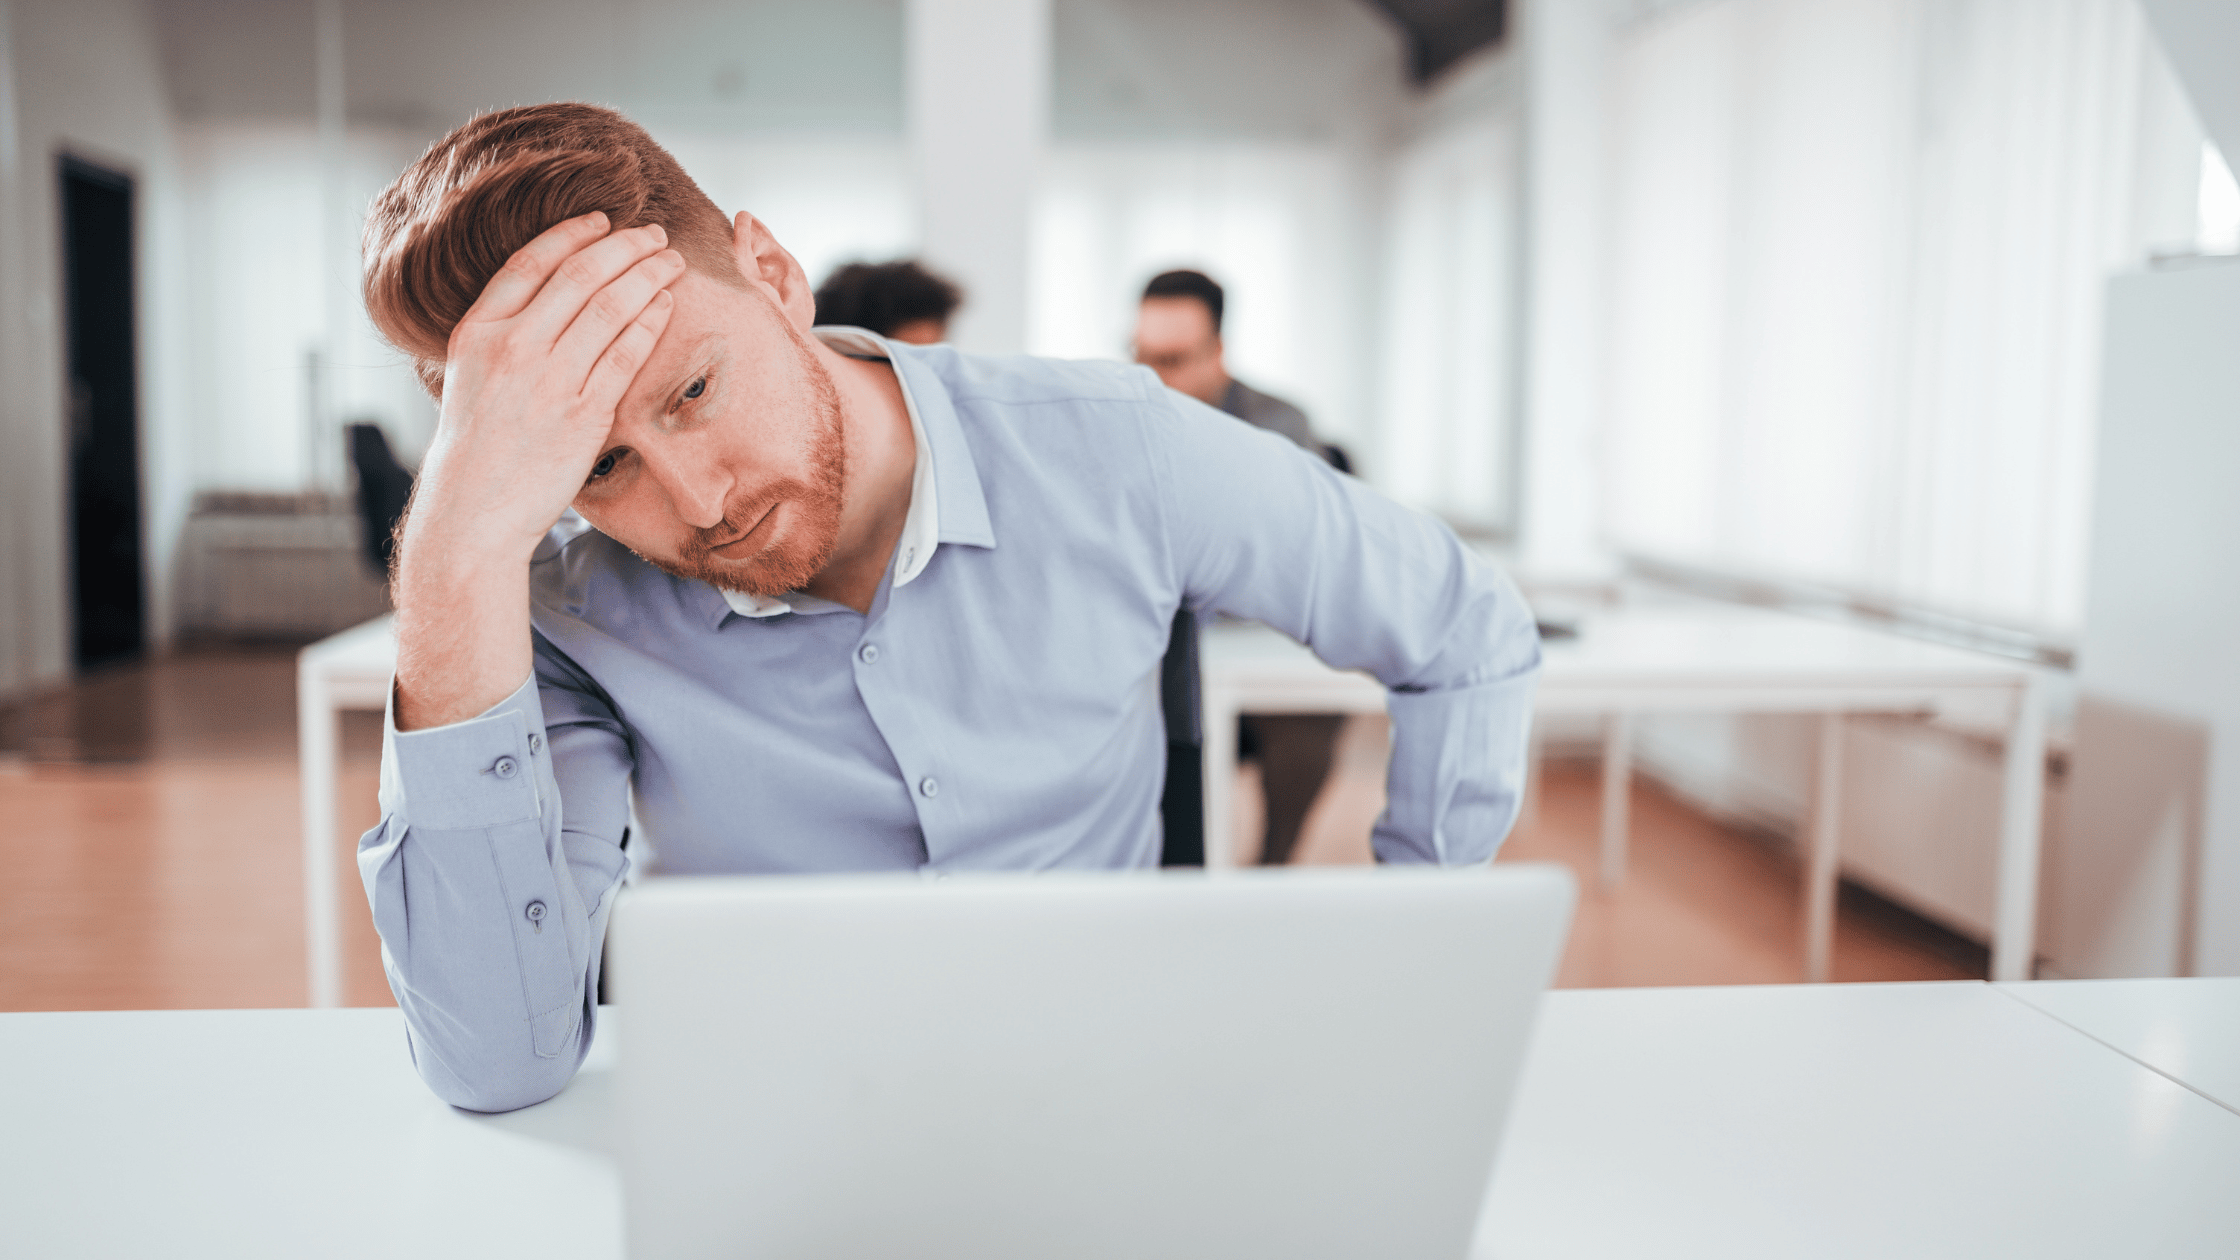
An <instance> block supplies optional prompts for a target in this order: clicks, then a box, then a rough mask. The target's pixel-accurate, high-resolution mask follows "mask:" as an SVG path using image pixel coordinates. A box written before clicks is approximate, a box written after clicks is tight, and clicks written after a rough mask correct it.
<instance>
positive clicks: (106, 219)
mask: <svg viewBox="0 0 2240 1260" xmlns="http://www.w3.org/2000/svg"><path fill="white" fill-rule="evenodd" d="M59 166H60V171H59V174H60V176H61V183H62V273H63V292H64V298H63V300H64V303H65V305H66V307H67V311H68V321H69V322H68V324H67V325H66V329H65V331H66V334H67V336H68V337H69V360H70V378H69V388H70V396H69V399H68V402H69V408H70V575H71V595H72V605H73V610H74V611H75V613H76V615H77V661H78V666H79V668H81V669H83V668H87V667H90V666H96V665H105V664H109V663H111V662H115V661H125V660H131V659H133V658H134V657H137V656H139V655H140V653H141V650H142V649H143V648H144V647H145V645H146V644H145V639H144V637H143V636H144V633H145V631H144V626H145V621H146V618H145V617H144V615H143V612H144V609H143V605H144V602H145V596H144V594H143V591H142V586H143V580H142V571H141V563H140V405H139V396H140V395H139V380H138V372H137V371H136V369H135V363H136V361H137V358H138V356H137V351H136V346H135V344H134V337H133V333H134V327H133V318H132V314H133V309H132V308H133V266H132V180H131V178H130V177H129V176H126V175H122V174H119V173H117V172H116V171H111V170H105V169H103V168H101V167H98V166H94V165H92V164H91V163H88V162H82V161H79V160H78V159H76V158H72V157H64V158H61V159H60V160H59Z"/></svg>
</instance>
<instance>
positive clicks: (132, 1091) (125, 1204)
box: [0, 981, 2240, 1260]
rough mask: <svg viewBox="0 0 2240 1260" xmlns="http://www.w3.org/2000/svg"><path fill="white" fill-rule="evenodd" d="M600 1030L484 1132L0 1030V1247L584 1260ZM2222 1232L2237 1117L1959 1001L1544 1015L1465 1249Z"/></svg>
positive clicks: (365, 1013)
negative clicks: (566, 1078)
mask: <svg viewBox="0 0 2240 1260" xmlns="http://www.w3.org/2000/svg"><path fill="white" fill-rule="evenodd" d="M2117 983H2127V982H2117ZM2180 983H2181V984H2184V985H2190V986H2204V985H2207V984H2208V983H2209V982H2206V981H2184V982H2180ZM2189 992H2200V993H2202V994H2204V995H2205V997H2204V999H2203V1000H2206V1001H2210V1002H2217V1003H2224V1009H2226V1010H2227V1011H2229V1010H2230V1009H2231V1003H2230V998H2229V996H2219V995H2218V994H2217V993H2214V992H2211V991H2209V990H2207V989H2196V990H2189ZM2222 992H2223V993H2225V994H2229V990H2225V991H2222ZM626 1015H627V1012H626V1011H624V1012H617V1011H615V1010H614V1009H612V1008H610V1009H608V1010H607V1011H605V1012H604V1013H603V1014H602V1016H601V1018H600V1021H599V1033H598V1038H597V1041H596V1042H595V1044H594V1045H593V1046H592V1049H591V1053H590V1056H589V1058H588V1059H587V1060H586V1061H585V1063H584V1065H583V1069H582V1071H581V1072H579V1073H578V1074H577V1076H576V1079H575V1081H574V1083H573V1084H571V1085H570V1086H569V1087H568V1088H567V1089H566V1090H565V1091H564V1092H562V1093H561V1094H560V1096H559V1097H557V1098H555V1099H553V1100H552V1101H550V1102H547V1103H543V1104H541V1105H539V1106H536V1107H531V1108H528V1109H526V1110H522V1111H517V1112H513V1113H511V1114H509V1115H500V1116H486V1115H476V1114H473V1113H470V1112H463V1111H455V1110H453V1109H452V1108H450V1107H448V1106H445V1105H444V1104H443V1103H442V1102H440V1101H438V1100H437V1099H436V1098H435V1096H434V1095H432V1094H430V1093H429V1092H428V1090H427V1088H426V1087H425V1086H424V1085H422V1084H421V1082H420V1080H419V1078H418V1077H417V1076H415V1075H414V1073H413V1070H412V1065H411V1060H410V1057H409V1055H408V1053H407V1051H406V1048H405V1039H404V1020H403V1017H402V1016H401V1015H399V1014H398V1013H397V1012H396V1011H395V1010H394V1009H386V1008H383V1009H364V1010H336V1011H306V1010H295V1011H93V1012H70V1013H62V1014H0V1062H4V1063H6V1064H7V1065H8V1067H9V1069H10V1070H9V1072H8V1073H7V1074H6V1076H5V1077H4V1078H0V1133H6V1134H7V1135H8V1141H7V1142H6V1143H4V1144H0V1222H4V1224H0V1237H4V1238H5V1239H6V1240H7V1242H8V1244H9V1247H8V1250H9V1253H10V1254H19V1253H20V1254H23V1255H27V1256H30V1255H36V1256H42V1257H47V1256H55V1257H61V1256H116V1255H165V1256H176V1257H182V1258H185V1260H193V1258H196V1257H204V1256H208V1257H218V1256H223V1257H226V1258H227V1260H259V1258H262V1257H289V1258H291V1260H292V1258H293V1257H298V1256H311V1255H316V1256H322V1257H332V1258H333V1260H350V1258H352V1257H359V1256H364V1257H390V1256H401V1255H410V1256H414V1257H416V1258H418V1260H445V1258H447V1257H454V1256H456V1257H462V1258H464V1257H477V1258H479V1257H483V1256H492V1255H506V1256H510V1255H539V1256H547V1257H552V1258H554V1260H618V1258H619V1257H620V1256H621V1255H622V1249H623V1230H622V1222H623V1216H622V1213H623V1202H622V1182H621V1176H620V1170H619V1165H618V1162H617V1155H616V1137H615V1128H616V1126H615V1124H614V1119H613V1107H614V1106H615V1097H616V1095H615V1064H616V1053H617V1049H618V1034H619V1036H620V1039H621V1040H622V1041H623V1042H626V1040H627V1035H628V1029H627V1027H625V1026H624V1025H626V1024H627V1022H628V1021H627V1019H626V1018H620V1017H618V1016H626ZM620 1048H621V1049H622V1050H623V1051H624V1052H627V1045H626V1044H624V1045H621V1046H620ZM744 1136H745V1137H746V1138H747V1139H748V1140H752V1137H753V1135H751V1134H749V1135H744ZM1362 1157H1363V1158H1365V1159H1366V1158H1373V1157H1374V1153H1373V1152H1363V1155H1362ZM874 1198H875V1195H874ZM1364 1210H1374V1205H1369V1204H1365V1205H1364ZM2235 1238H2240V1116H2235V1115H2233V1114H2232V1113H2231V1112H2229V1111H2226V1110H2224V1109H2223V1108H2221V1107H2218V1106H2217V1105H2215V1104H2214V1103H2211V1102H2209V1101H2208V1100H2207V1099H2204V1098H2202V1097H2201V1096H2200V1095H2198V1094H2195V1093H2191V1092H2189V1091H2187V1090H2185V1089H2183V1088H2181V1087H2179V1086H2178V1085H2176V1084H2173V1083H2172V1082H2170V1081H2169V1080H2167V1079H2165V1078H2164V1077H2162V1076H2159V1075H2157V1074H2156V1073H2154V1072H2152V1071H2149V1070H2148V1069H2146V1068H2144V1067H2141V1066H2140V1065H2139V1064H2137V1063H2134V1062H2132V1061H2131V1060H2130V1059H2128V1058H2126V1057H2124V1056H2123V1055H2121V1054H2118V1053H2116V1052H2115V1051H2113V1050H2110V1049H2109V1048H2107V1047H2106V1046H2104V1045H2102V1044H2100V1043H2098V1042H2096V1041H2094V1040H2093V1039H2092V1038H2090V1037H2086V1036H2084V1035H2082V1034H2080V1033H2078V1032H2076V1031H2075V1030H2074V1029H2072V1028H2070V1027H2068V1026H2066V1025H2064V1024H2063V1023H2061V1022H2060V1021H2058V1020H2055V1019H2053V1018H2051V1017H2049V1016H2047V1015H2045V1014H2043V1013H2041V1012H2040V1011H2038V1010H2036V1009H2035V1008H2033V1007H2031V1006H2028V1005H2025V1004H2024V1003H2022V1002H2019V1001H2016V1000H2013V999H2012V998H2010V997H2009V996H2007V994H2006V993H2004V992H2002V991H2000V990H1999V989H1996V988H1994V987H1992V986H1989V985H1985V984H1981V983H1973V982H1968V983H1958V984H1910V985H1832V986H1817V987H1811V986H1796V985H1782V986H1753V987H1740V988H1728V989H1606V990H1596V991H1570V992H1557V993H1550V994H1548V995H1547V997H1546V998H1545V999H1544V1001H1543V1003H1542V1006H1541V1011H1540V1023H1539V1027H1538V1029H1537V1030H1536V1032H1535V1034H1534V1038H1533V1045H1532V1050H1531V1053H1530V1055H1529V1057H1528V1059H1527V1061H1526V1065H1525V1070H1524V1074H1523V1077H1522V1079H1521V1083H1520V1084H1519V1086H1518V1093H1517V1098H1516V1102H1515V1104H1514V1106H1513V1108H1512V1110H1511V1113H1510V1120H1509V1126H1508V1135H1507V1137H1506V1139H1505V1142H1504V1145H1503V1148H1502V1151H1501V1157H1500V1163H1499V1165H1498V1167H1497V1168H1496V1170H1495V1173H1494V1176H1493V1180H1492V1185H1491V1194H1490V1197H1489V1198H1488V1200H1487V1207H1486V1211H1485V1215H1484V1219H1483V1222H1482V1224H1481V1226H1480V1230H1479V1237H1478V1241H1477V1244H1476V1246H1475V1247H1474V1248H1473V1255H1474V1256H1475V1257H1479V1258H1480V1260H1495V1258H1498V1260H1541V1258H1548V1260H1553V1258H1555V1257H1604V1256H1664V1257H1693V1256H1703V1257H1716V1258H1717V1260H1757V1258H1759V1257H1764V1258H1767V1260H1773V1258H1776V1257H1778V1258H1779V1260H1790V1258H1791V1257H1795V1256H1816V1257H1854V1256H1856V1257H1876V1258H1879V1257H1886V1256H1905V1257H1908V1260H1943V1258H1945V1257H1953V1258H1956V1260H1957V1258H1959V1257H1967V1258H1968V1260H1975V1258H1977V1257H1983V1256H2034V1257H2080V1258H2082V1257H2092V1258H2093V1260H2098V1258H2099V1257H2103V1256H2120V1255H2144V1254H2153V1255H2155V1256H2159V1257H2169V1258H2178V1260H2184V1258H2191V1257H2203V1258H2205V1260H2206V1258H2208V1257H2218V1258H2222V1257H2229V1256H2230V1255H2231V1254H2232V1241H2233V1240H2234V1239H2235Z"/></svg>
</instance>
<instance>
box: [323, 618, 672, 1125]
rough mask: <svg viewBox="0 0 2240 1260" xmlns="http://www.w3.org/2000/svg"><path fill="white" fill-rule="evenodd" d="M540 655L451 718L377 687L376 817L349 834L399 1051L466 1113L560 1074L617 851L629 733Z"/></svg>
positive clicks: (592, 995) (585, 1033)
mask: <svg viewBox="0 0 2240 1260" xmlns="http://www.w3.org/2000/svg"><path fill="white" fill-rule="evenodd" d="M552 655H554V654H551V653H550V652H549V649H548V648H547V647H546V645H544V644H542V643H541V642H540V644H539V652H538V668H537V674H536V676H533V677H531V678H530V679H528V680H526V681H524V682H523V683H522V685H521V686H520V687H519V688H518V689H516V690H515V691H514V693H513V694H512V695H510V696H507V697H506V698H505V699H504V700H502V701H500V702H499V703H498V704H496V705H494V706H493V707H491V708H490V709H489V710H488V711H487V712H485V713H482V714H481V715H479V716H477V717H474V718H472V719H469V720H467V721H463V722H457V723H453V724H452V725H449V726H442V727H435V728H432V729H428V730H419V731H399V730H397V729H396V721H395V706H394V697H393V696H392V700H391V708H390V716H389V719H388V722H387V724H386V728H385V730H384V733H383V736H382V750H381V809H382V819H381V823H380V825H378V826H376V827H374V828H373V829H372V830H371V831H368V832H367V833H366V834H365V835H364V837H363V838H362V839H360V840H359V842H358V871H359V875H360V877H361V878H362V879H363V880H364V882H365V887H366V896H367V898H368V900H369V901H370V902H371V903H372V908H373V920H374V927H375V928H376V930H378V931H379V933H380V935H381V960H382V967H383V969H384V970H385V971H386V972H387V974H388V977H389V985H390V988H391V990H392V991H393V992H394V993H395V994H396V998H397V1005H398V1006H399V1007H400V1008H402V1010H403V1012H404V1016H405V1022H406V1027H407V1028H408V1029H409V1032H410V1036H411V1041H412V1053H413V1061H414V1063H415V1065H416V1066H417V1067H418V1068H419V1071H420V1074H421V1076H422V1078H423V1079H425V1080H426V1081H427V1082H428V1085H429V1087H430V1088H432V1089H433V1090H434V1091H435V1092H436V1094H437V1095H438V1096H439V1097H441V1098H443V1099H444V1100H445V1101H447V1102H450V1103H452V1104H454V1105H456V1106H460V1107H466V1108H470V1109H472V1110H476V1111H509V1110H512V1109H514V1108H517V1107H525V1106H528V1105H529V1104H531V1103H536V1102H541V1101H543V1100H544V1099H547V1098H550V1097H551V1096H552V1095H554V1094H556V1093H558V1092H559V1091H560V1089H561V1088H562V1087H563V1086H565V1085H566V1084H567V1082H568V1080H569V1079H570V1078H571V1077H572V1076H573V1075H574V1074H575V1070H576V1068H577V1066H578V1065H579V1064H580V1063H581V1062H582V1059H583V1055H584V1054H585V1053H586V1052H587V1051H588V1049H589V1047H590V1044H591V1035H592V1031H593V1021H594V1020H595V1019H596V1017H597V1014H598V1008H597V1002H596V995H597V992H598V971H599V963H600V945H601V941H602V938H603V937H604V935H605V930H606V919H607V913H608V911H609V909H610V907H611V902H612V899H613V893H614V890H615V888H616V887H617V886H618V885H619V884H620V883H621V880H622V875H623V873H624V870H625V868H626V866H627V862H628V859H627V857H626V856H625V855H624V853H623V849H622V838H623V834H622V833H623V829H624V827H625V826H626V825H627V819H628V808H629V807H628V798H627V783H628V779H629V772H630V758H629V749H628V740H627V737H626V736H625V734H624V732H623V731H622V729H621V726H620V724H619V722H616V721H614V720H613V717H612V715H611V713H607V712H604V711H603V710H604V709H605V706H604V704H603V703H602V698H600V697H597V696H595V695H589V694H585V693H583V692H580V691H577V690H575V689H572V688H570V687H568V686H567V685H566V682H567V679H566V677H565V673H564V671H563V670H560V669H558V668H556V666H555V663H554V662H552V661H551V660H550V657H551V656H552ZM562 784H566V785H567V790H566V795H565V798H564V797H563V792H562V787H561V785H562Z"/></svg>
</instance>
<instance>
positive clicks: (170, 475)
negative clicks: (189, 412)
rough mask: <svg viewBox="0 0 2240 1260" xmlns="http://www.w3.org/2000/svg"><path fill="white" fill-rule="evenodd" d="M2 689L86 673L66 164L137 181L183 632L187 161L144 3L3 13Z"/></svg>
mask: <svg viewBox="0 0 2240 1260" xmlns="http://www.w3.org/2000/svg"><path fill="white" fill-rule="evenodd" d="M0 44H4V46H0V57H4V58H5V60H6V63H7V66H8V70H7V72H6V73H7V75H8V82H7V83H6V85H5V87H4V89H0V100H4V102H5V107H8V108H11V109H12V125H5V124H0V198H5V200H4V201H0V288H4V289H5V292H4V293H0V346H4V347H5V351H4V352H0V374H4V375H0V444H4V447H5V449H6V451H7V452H8V458H7V459H6V460H5V461H0V463H4V465H5V467H4V469H0V584H4V585H0V695H5V694H12V693H17V692H21V691H24V690H26V689H29V688H33V687H37V686H40V685H44V684H47V683H51V682H54V681H57V680H59V679H61V678H63V677H65V676H67V674H68V672H69V670H70V637H69V636H70V623H69V594H68V588H67V580H68V579H67V572H66V569H67V564H68V560H67V555H68V532H67V529H66V526H65V516H64V514H65V512H66V510H67V505H66V495H67V485H68V468H67V463H66V453H65V451H64V449H63V444H62V440H61V439H62V432H63V422H64V421H63V416H64V412H63V406H64V404H63V397H64V395H63V377H64V374H65V354H66V347H65V345H64V334H63V328H62V307H61V302H62V276H61V241H60V236H59V225H58V223H57V210H58V204H59V198H58V192H57V185H56V177H55V165H54V163H55V157H56V155H57V154H58V153H64V152H68V153H74V154H77V155H80V156H83V157H85V158H88V159H90V160H92V161H95V162H98V163H101V164H104V165H108V166H111V167H114V168H116V169H120V170H123V171H126V172H127V173H129V174H131V175H132V176H133V177H134V179H135V189H134V192H135V214H136V220H137V222H136V229H137V235H138V239H137V241H136V245H137V250H138V262H139V272H140V288H139V292H138V294H137V298H138V311H137V313H138V320H139V332H140V408H139V414H140V435H141V437H140V440H141V445H140V451H141V469H142V478H141V483H142V492H141V513H142V519H143V521H144V523H145V538H144V542H143V547H144V549H145V553H146V556H147V560H148V564H149V576H150V584H149V590H148V596H149V605H148V606H149V609H150V620H151V627H150V628H151V630H152V632H153V634H154V637H155V638H156V640H157V641H158V642H161V641H162V640H163V639H164V638H165V637H166V636H167V635H168V633H169V623H168V620H167V613H168V610H169V607H170V600H169V598H168V597H169V586H168V575H169V573H170V567H171V566H170V560H171V555H172V550H173V547H174V545H175V543H176V540H177V537H178V528H179V525H180V523H181V522H182V521H183V520H184V518H185V513H186V509H187V505H188V499H189V497H190V494H191V483H192V477H191V472H190V464H191V451H190V449H189V444H188V442H187V441H186V437H185V431H184V427H183V425H182V424H181V423H180V418H181V416H182V415H183V414H184V411H185V405H186V404H185V400H184V393H185V390H184V378H185V373H184V371H183V362H184V352H185V348H184V346H183V345H182V344H181V340H180V338H179V335H178V334H179V330H180V328H181V327H182V325H183V322H184V320H185V318H186V313H187V309H188V308H187V302H186V297H185V294H184V292H183V284H182V279H183V278H182V274H181V273H182V267H181V262H182V258H183V256H184V253H185V252H186V248H187V241H186V240H185V238H184V236H183V234H182V232H181V230H180V212H179V183H178V176H177V158H176V150H175V144H174V139H173V135H172V128H171V121H170V107H169V102H168V100H167V99H166V98H165V94H164V89H163V72H162V61H161V57H160V55H159V49H158V41H157V37H156V31H155V27H154V25H153V24H152V22H151V21H150V19H149V16H148V13H147V11H146V10H145V9H144V8H143V7H142V6H141V5H139V4H137V3H133V2H132V0H84V2H83V3H72V4H68V5H59V4H23V3H9V4H6V5H5V6H0Z"/></svg>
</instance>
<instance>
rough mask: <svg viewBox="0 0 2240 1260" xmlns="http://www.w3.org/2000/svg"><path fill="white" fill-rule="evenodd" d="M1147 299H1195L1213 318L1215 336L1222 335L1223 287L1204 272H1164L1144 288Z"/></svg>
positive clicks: (1153, 278) (1154, 277)
mask: <svg viewBox="0 0 2240 1260" xmlns="http://www.w3.org/2000/svg"><path fill="white" fill-rule="evenodd" d="M1143 296H1144V297H1145V298H1147V299H1148V298H1195V299H1197V301H1198V302H1199V303H1200V304H1201V305H1203V306H1204V307H1205V308H1206V314H1208V315H1211V316H1213V335H1214V336H1216V337H1218V336H1220V335H1221V307H1222V305H1223V303H1222V296H1221V286H1220V285H1218V284H1216V283H1214V280H1213V277H1212V276H1209V275H1207V274H1206V273H1204V272H1202V271H1162V272H1160V273H1159V274H1158V275H1155V276H1153V277H1151V283H1149V284H1147V285H1145V286H1143Z"/></svg>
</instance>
